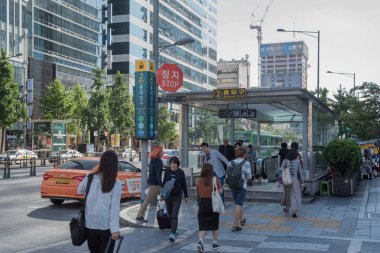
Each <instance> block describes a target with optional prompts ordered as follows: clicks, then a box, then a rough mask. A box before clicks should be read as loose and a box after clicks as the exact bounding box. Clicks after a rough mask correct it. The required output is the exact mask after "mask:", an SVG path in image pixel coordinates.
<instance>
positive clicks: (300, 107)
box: [166, 88, 338, 195]
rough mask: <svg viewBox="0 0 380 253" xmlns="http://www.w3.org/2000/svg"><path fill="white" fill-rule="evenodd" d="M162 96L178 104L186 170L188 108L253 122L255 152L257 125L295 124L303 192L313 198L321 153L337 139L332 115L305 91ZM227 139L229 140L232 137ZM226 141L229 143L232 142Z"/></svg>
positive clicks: (223, 91)
mask: <svg viewBox="0 0 380 253" xmlns="http://www.w3.org/2000/svg"><path fill="white" fill-rule="evenodd" d="M166 96H170V98H171V99H172V100H173V101H175V102H176V103H178V104H180V118H179V128H180V130H179V133H180V140H179V142H180V144H179V145H180V146H179V149H180V153H181V157H180V158H181V165H182V167H184V168H186V167H189V139H188V136H189V112H191V110H192V107H195V108H201V109H205V110H209V111H211V112H213V113H214V114H215V115H219V116H220V117H231V114H233V113H235V114H237V113H239V114H241V115H242V116H243V117H244V118H249V119H250V120H254V121H256V122H257V129H256V131H257V135H258V137H257V143H254V145H256V147H258V148H259V149H260V132H261V131H260V125H261V124H263V123H274V124H281V123H284V124H285V123H298V124H299V126H300V128H301V133H302V135H301V140H300V141H299V146H300V148H299V151H300V153H301V155H302V157H303V161H304V162H303V167H304V175H305V184H306V189H307V193H308V194H310V195H315V194H316V193H317V192H319V187H320V186H319V185H320V184H319V181H320V179H321V178H322V177H323V176H325V175H326V173H327V164H326V162H325V161H324V159H323V156H322V151H323V149H324V147H325V146H327V144H328V143H329V142H330V141H331V140H333V139H335V138H336V137H337V135H338V127H337V120H336V114H335V113H334V112H333V111H332V110H330V109H329V108H328V107H327V106H326V105H325V104H324V103H323V102H322V101H321V100H319V99H318V98H316V97H315V96H314V95H313V94H311V93H310V92H309V91H307V90H305V89H302V88H276V89H270V88H251V89H247V90H245V89H217V90H214V91H201V92H194V91H193V92H175V93H167V94H166ZM227 114H230V115H229V116H227ZM235 116H236V115H235ZM228 122H229V123H228V128H229V131H230V132H231V133H233V132H234V127H235V124H234V118H231V119H230V120H229V121H228ZM230 136H232V138H233V136H234V135H233V134H232V135H230ZM229 141H230V143H233V142H234V141H236V140H233V139H232V140H229ZM219 144H222V143H219ZM278 148H280V147H278ZM191 160H193V159H191ZM190 167H191V166H190ZM198 169H199V168H198ZM194 171H195V170H194Z"/></svg>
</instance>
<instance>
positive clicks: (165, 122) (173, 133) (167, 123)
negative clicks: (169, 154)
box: [158, 105, 178, 147]
mask: <svg viewBox="0 0 380 253" xmlns="http://www.w3.org/2000/svg"><path fill="white" fill-rule="evenodd" d="M177 137H178V131H177V129H176V124H175V122H174V121H173V120H172V119H171V113H170V112H169V111H168V107H167V106H166V105H164V106H161V107H160V109H159V111H158V141H159V142H161V143H162V144H163V146H165V147H166V146H167V145H168V144H169V143H172V142H174V141H175V140H176V139H177Z"/></svg>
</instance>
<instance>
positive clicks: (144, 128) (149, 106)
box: [134, 60, 157, 140]
mask: <svg viewBox="0 0 380 253" xmlns="http://www.w3.org/2000/svg"><path fill="white" fill-rule="evenodd" d="M135 64H136V72H135V90H134V98H135V101H134V102H135V138H136V139H139V140H154V138H155V133H156V124H155V121H156V106H155V104H156V93H157V85H156V75H155V74H154V69H155V68H154V62H153V61H150V60H136V63H135Z"/></svg>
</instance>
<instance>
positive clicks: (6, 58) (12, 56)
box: [0, 53, 22, 60]
mask: <svg viewBox="0 0 380 253" xmlns="http://www.w3.org/2000/svg"><path fill="white" fill-rule="evenodd" d="M19 56H22V53H18V54H16V55H11V56H8V57H5V58H0V60H8V59H11V58H15V57H19Z"/></svg>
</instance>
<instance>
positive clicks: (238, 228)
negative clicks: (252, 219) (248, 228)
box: [232, 226, 241, 232]
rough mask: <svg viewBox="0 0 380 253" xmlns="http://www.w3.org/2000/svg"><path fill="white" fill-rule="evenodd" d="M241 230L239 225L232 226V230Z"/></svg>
mask: <svg viewBox="0 0 380 253" xmlns="http://www.w3.org/2000/svg"><path fill="white" fill-rule="evenodd" d="M240 230H241V227H238V226H236V227H232V232H237V231H240Z"/></svg>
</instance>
